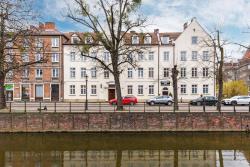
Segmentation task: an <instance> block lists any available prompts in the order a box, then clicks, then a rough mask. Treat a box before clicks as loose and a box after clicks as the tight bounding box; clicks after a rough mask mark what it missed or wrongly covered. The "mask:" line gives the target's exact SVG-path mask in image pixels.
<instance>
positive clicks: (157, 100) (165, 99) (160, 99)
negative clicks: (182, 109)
mask: <svg viewBox="0 0 250 167" xmlns="http://www.w3.org/2000/svg"><path fill="white" fill-rule="evenodd" d="M146 103H147V104H149V105H155V104H165V105H172V103H173V98H172V97H171V96H156V97H154V98H151V99H149V100H147V101H146Z"/></svg>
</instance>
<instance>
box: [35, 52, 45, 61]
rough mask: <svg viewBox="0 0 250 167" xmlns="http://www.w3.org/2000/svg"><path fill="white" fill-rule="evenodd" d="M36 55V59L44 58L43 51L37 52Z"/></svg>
mask: <svg viewBox="0 0 250 167" xmlns="http://www.w3.org/2000/svg"><path fill="white" fill-rule="evenodd" d="M35 57H36V61H40V60H42V58H43V56H42V54H41V53H36V55H35Z"/></svg>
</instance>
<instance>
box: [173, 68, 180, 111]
mask: <svg viewBox="0 0 250 167" xmlns="http://www.w3.org/2000/svg"><path fill="white" fill-rule="evenodd" d="M178 74H179V71H178V70H177V65H174V67H173V68H172V81H173V90H174V110H178V78H177V77H178Z"/></svg>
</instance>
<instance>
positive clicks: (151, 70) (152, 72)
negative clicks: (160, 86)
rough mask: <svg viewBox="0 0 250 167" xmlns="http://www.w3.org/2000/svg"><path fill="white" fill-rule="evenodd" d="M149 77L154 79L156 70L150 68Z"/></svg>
mask: <svg viewBox="0 0 250 167" xmlns="http://www.w3.org/2000/svg"><path fill="white" fill-rule="evenodd" d="M148 77H149V78H154V68H153V67H149V68H148Z"/></svg>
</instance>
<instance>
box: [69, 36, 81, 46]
mask: <svg viewBox="0 0 250 167" xmlns="http://www.w3.org/2000/svg"><path fill="white" fill-rule="evenodd" d="M79 42H80V39H79V38H78V36H77V35H76V34H74V35H72V36H71V43H72V44H78V43H79Z"/></svg>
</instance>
